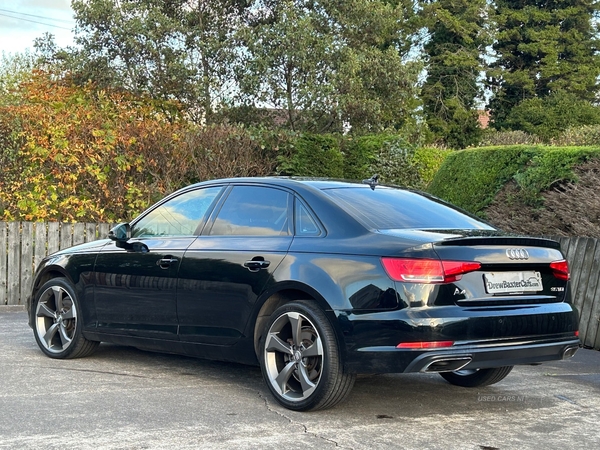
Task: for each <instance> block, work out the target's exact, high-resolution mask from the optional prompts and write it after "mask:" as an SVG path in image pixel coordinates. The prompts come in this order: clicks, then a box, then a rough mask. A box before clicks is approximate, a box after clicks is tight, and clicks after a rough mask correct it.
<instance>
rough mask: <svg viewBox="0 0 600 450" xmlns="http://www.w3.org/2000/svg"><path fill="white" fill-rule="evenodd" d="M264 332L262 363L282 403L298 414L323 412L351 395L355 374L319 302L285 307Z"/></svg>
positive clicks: (275, 394) (264, 373) (298, 302)
mask: <svg viewBox="0 0 600 450" xmlns="http://www.w3.org/2000/svg"><path fill="white" fill-rule="evenodd" d="M265 329H266V333H265V334H264V335H263V337H262V339H261V348H260V357H259V360H260V365H261V369H262V373H263V377H264V379H265V381H266V383H267V386H268V387H269V390H270V391H271V393H272V394H273V396H274V397H275V399H276V400H277V401H278V402H279V403H280V404H281V405H283V406H285V407H286V408H288V409H292V410H294V411H309V410H318V409H325V408H331V407H332V406H334V405H336V404H338V403H339V402H341V401H342V400H344V399H345V398H346V397H347V396H348V394H349V393H350V391H351V390H352V387H353V386H354V380H355V379H356V376H355V375H354V374H348V373H345V372H344V370H343V362H342V360H341V356H340V350H339V345H338V342H337V339H336V336H335V333H334V331H333V328H332V326H331V324H330V322H329V320H328V319H327V317H326V316H325V313H324V312H323V311H322V310H321V309H320V308H319V306H318V305H317V304H316V303H315V302H313V301H308V300H301V301H294V302H291V303H288V304H285V305H283V306H281V307H280V308H278V309H277V310H275V312H273V314H272V315H271V318H270V320H269V322H268V323H267V326H266V328H265Z"/></svg>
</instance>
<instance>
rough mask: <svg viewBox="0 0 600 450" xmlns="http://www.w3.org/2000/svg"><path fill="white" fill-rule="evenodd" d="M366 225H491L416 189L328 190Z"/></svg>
mask: <svg viewBox="0 0 600 450" xmlns="http://www.w3.org/2000/svg"><path fill="white" fill-rule="evenodd" d="M323 192H324V193H325V194H327V195H329V196H331V197H332V198H333V199H334V200H335V202H336V203H337V204H338V205H340V206H341V207H342V208H344V209H345V210H346V211H347V212H348V213H349V214H350V215H352V216H353V217H354V218H356V219H357V220H358V221H359V222H361V223H362V224H363V225H364V226H366V227H367V228H370V229H376V230H391V229H408V228H417V229H461V230H464V229H467V230H468V229H488V230H493V228H492V227H490V226H489V225H487V224H485V223H483V222H480V221H479V220H477V219H476V218H474V217H471V216H468V215H466V214H464V213H463V212H461V211H458V210H456V209H454V208H453V207H452V206H450V205H448V204H445V203H442V202H441V201H439V200H436V199H433V198H430V197H426V196H424V195H421V194H418V193H416V192H411V191H405V190H402V189H394V188H387V187H383V186H380V187H377V188H376V189H375V190H371V189H370V188H369V187H366V186H365V188H362V187H356V188H340V189H325V190H323Z"/></svg>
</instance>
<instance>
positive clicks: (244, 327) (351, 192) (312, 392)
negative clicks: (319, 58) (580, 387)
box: [27, 178, 579, 411]
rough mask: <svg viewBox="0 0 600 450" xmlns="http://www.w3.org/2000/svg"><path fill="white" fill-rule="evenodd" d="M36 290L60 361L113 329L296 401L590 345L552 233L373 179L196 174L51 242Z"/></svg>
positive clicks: (44, 333)
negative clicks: (136, 207)
mask: <svg viewBox="0 0 600 450" xmlns="http://www.w3.org/2000/svg"><path fill="white" fill-rule="evenodd" d="M27 305H28V311H29V324H30V326H31V327H32V328H33V331H34V336H35V339H36V341H37V343H38V345H39V347H40V349H41V350H42V351H43V352H44V353H45V354H46V355H48V356H49V357H51V358H76V357H83V356H87V355H90V354H91V353H92V352H94V350H96V348H97V347H98V345H99V343H100V342H111V343H116V344H123V345H131V346H135V347H139V348H144V349H149V350H155V351H166V352H170V353H181V354H185V355H191V356H197V357H202V358H211V359H219V360H225V361H235V362H239V363H245V364H259V365H260V367H261V369H262V373H263V376H264V379H265V382H266V384H267V386H268V388H269V390H270V392H271V393H272V395H273V397H274V398H275V399H276V400H277V401H278V402H279V403H280V404H281V405H283V406H285V407H287V408H290V409H293V410H298V411H307V410H315V409H323V408H328V407H331V406H333V405H335V404H337V403H339V402H340V401H342V400H343V399H344V398H346V397H347V395H348V394H349V392H350V390H351V389H352V386H353V385H354V380H355V378H356V374H360V373H407V372H427V373H431V372H437V373H439V374H440V375H441V376H442V377H443V378H444V379H445V380H447V381H448V382H450V383H452V384H455V385H459V386H466V387H477V386H485V385H489V384H493V383H496V382H498V381H500V380H502V379H503V378H504V377H506V376H507V375H508V374H509V372H510V371H511V369H512V368H513V366H515V365H519V364H537V363H542V362H545V361H552V360H560V359H565V358H569V357H571V356H572V355H573V354H574V353H575V351H576V350H577V349H578V348H579V338H578V315H577V312H576V310H575V309H574V307H573V306H572V304H571V298H570V289H569V268H568V264H567V261H566V260H565V258H564V256H563V255H562V254H561V251H560V248H559V244H558V243H557V242H555V241H552V240H549V239H543V238H535V237H519V236H512V235H506V234H504V233H502V232H500V231H499V230H497V229H495V228H494V227H492V226H490V225H488V224H486V223H484V222H482V221H481V220H480V219H478V218H476V217H473V216H471V215H469V214H468V213H466V212H464V211H461V210H459V209H457V208H455V207H453V206H452V205H450V204H448V203H445V202H443V201H441V200H439V199H437V198H434V197H431V196H429V195H427V194H424V193H420V192H417V191H413V190H409V189H401V188H398V187H392V186H382V185H378V184H377V183H376V181H375V179H370V180H365V182H363V183H355V182H345V181H335V180H320V179H293V178H235V179H225V180H214V181H208V182H203V183H199V184H195V185H192V186H189V187H186V188H184V189H181V190H179V191H177V192H175V193H173V194H172V195H170V196H168V197H166V198H165V199H163V200H162V201H160V202H158V203H157V204H156V205H154V206H152V207H151V208H149V209H148V210H147V211H145V212H144V213H142V214H141V215H140V216H139V217H138V218H136V219H135V220H133V221H132V222H131V223H123V224H120V225H117V226H116V227H114V228H113V229H112V230H111V232H110V234H109V236H108V239H104V240H98V241H94V242H89V243H86V244H82V245H77V246H75V247H71V248H69V249H66V250H61V251H59V252H57V253H54V254H52V255H50V256H48V257H46V258H45V259H44V260H43V261H42V262H41V264H40V265H39V267H38V269H37V271H36V275H35V278H34V282H33V287H32V292H31V295H30V297H29V298H28V300H27Z"/></svg>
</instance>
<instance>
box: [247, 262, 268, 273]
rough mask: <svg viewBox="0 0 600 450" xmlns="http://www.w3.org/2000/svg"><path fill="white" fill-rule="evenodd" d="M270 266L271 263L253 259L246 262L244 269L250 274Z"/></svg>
mask: <svg viewBox="0 0 600 450" xmlns="http://www.w3.org/2000/svg"><path fill="white" fill-rule="evenodd" d="M270 264H271V261H265V260H257V259H253V260H250V261H246V262H245V263H244V267H247V268H248V270H249V271H250V272H258V271H259V270H260V269H266V268H267V267H269V265H270Z"/></svg>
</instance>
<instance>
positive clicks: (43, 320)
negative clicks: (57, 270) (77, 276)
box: [33, 278, 100, 359]
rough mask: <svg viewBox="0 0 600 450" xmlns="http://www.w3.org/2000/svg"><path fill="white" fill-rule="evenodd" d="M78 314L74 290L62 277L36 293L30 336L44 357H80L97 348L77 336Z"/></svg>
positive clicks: (79, 332)
mask: <svg viewBox="0 0 600 450" xmlns="http://www.w3.org/2000/svg"><path fill="white" fill-rule="evenodd" d="M80 311H81V309H80V308H79V303H78V301H77V297H76V295H75V290H74V289H73V287H72V285H71V283H69V282H68V281H67V280H66V279H65V278H53V279H51V280H49V281H47V282H46V283H45V284H44V285H43V286H42V287H41V288H40V289H39V290H38V292H37V294H36V297H35V300H34V303H33V312H34V315H35V317H34V330H33V334H34V336H35V340H36V341H37V344H38V346H39V347H40V349H41V350H42V351H43V352H44V353H45V354H46V355H48V356H49V357H51V358H57V359H67V358H80V357H84V356H88V355H90V354H92V353H93V352H94V351H95V350H96V349H97V348H98V345H99V344H100V343H99V342H95V341H89V340H87V339H86V338H85V337H84V336H83V335H82V333H81V324H80V320H79V314H80Z"/></svg>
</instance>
